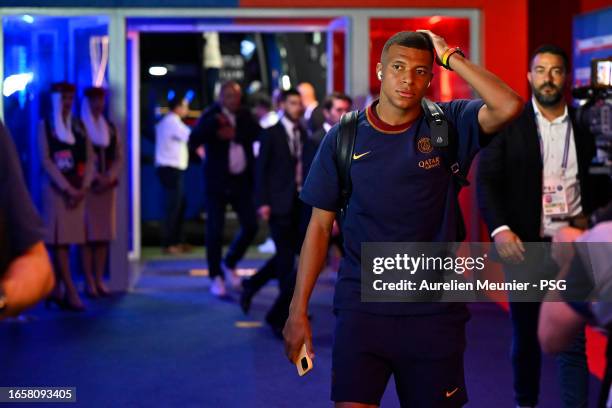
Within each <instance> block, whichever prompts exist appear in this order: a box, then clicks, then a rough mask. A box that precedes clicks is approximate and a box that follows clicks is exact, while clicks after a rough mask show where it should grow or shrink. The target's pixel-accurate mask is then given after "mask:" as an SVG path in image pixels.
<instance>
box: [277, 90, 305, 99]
mask: <svg viewBox="0 0 612 408" xmlns="http://www.w3.org/2000/svg"><path fill="white" fill-rule="evenodd" d="M291 95H295V96H299V97H300V98H301V95H300V93H299V92H298V90H297V89H295V88H289V89H285V90H284V91H283V92H281V94H280V101H281V102H285V101H286V100H287V98H288V97H290V96H291Z"/></svg>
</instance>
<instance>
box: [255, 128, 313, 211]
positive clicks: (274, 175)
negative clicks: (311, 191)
mask: <svg viewBox="0 0 612 408" xmlns="http://www.w3.org/2000/svg"><path fill="white" fill-rule="evenodd" d="M301 136H302V175H303V180H304V181H305V180H306V175H307V174H308V171H309V170H310V165H311V164H312V160H313V158H314V155H315V153H316V149H317V148H316V146H315V144H314V143H313V142H312V140H311V139H310V138H309V137H308V136H307V133H306V130H305V129H303V128H302V129H301ZM288 138H289V136H288V135H287V132H286V130H285V127H284V126H283V124H282V122H281V121H279V122H278V123H277V124H276V125H274V126H272V127H271V128H269V129H266V130H264V131H263V132H262V135H261V149H260V152H259V157H258V158H257V164H256V168H257V170H256V183H255V185H256V190H255V203H256V205H257V207H260V206H262V205H269V206H270V207H271V212H272V214H273V215H281V216H282V215H288V214H290V213H291V211H292V209H293V205H294V202H295V200H296V199H297V194H298V191H297V186H296V184H295V165H296V162H295V159H294V158H293V156H292V155H291V151H290V150H289V142H288Z"/></svg>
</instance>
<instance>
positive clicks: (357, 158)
mask: <svg viewBox="0 0 612 408" xmlns="http://www.w3.org/2000/svg"><path fill="white" fill-rule="evenodd" d="M366 154H370V152H365V153H361V154H355V153H353V160H359V159H361V158H362V157H363V156H365V155H366Z"/></svg>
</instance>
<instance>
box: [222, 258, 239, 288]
mask: <svg viewBox="0 0 612 408" xmlns="http://www.w3.org/2000/svg"><path fill="white" fill-rule="evenodd" d="M221 270H222V271H223V276H225V283H226V284H227V285H229V287H230V288H231V289H232V290H234V291H239V290H240V288H241V287H242V285H241V283H242V282H241V279H240V276H238V274H237V273H236V269H233V268H229V267H228V266H227V265H225V263H221Z"/></svg>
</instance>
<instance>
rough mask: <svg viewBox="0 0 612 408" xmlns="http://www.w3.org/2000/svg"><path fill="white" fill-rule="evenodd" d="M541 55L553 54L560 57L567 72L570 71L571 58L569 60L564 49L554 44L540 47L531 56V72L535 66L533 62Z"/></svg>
mask: <svg viewBox="0 0 612 408" xmlns="http://www.w3.org/2000/svg"><path fill="white" fill-rule="evenodd" d="M539 54H553V55H558V56H559V57H561V59H563V68H565V72H568V70H569V58H567V54H566V53H565V51H563V48H561V47H559V46H557V45H553V44H544V45H541V46H539V47H538V48H537V49H536V50H535V51H534V52H533V54H531V58H529V70H531V66H532V65H533V60H534V59H535V57H536V56H537V55H539Z"/></svg>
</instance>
